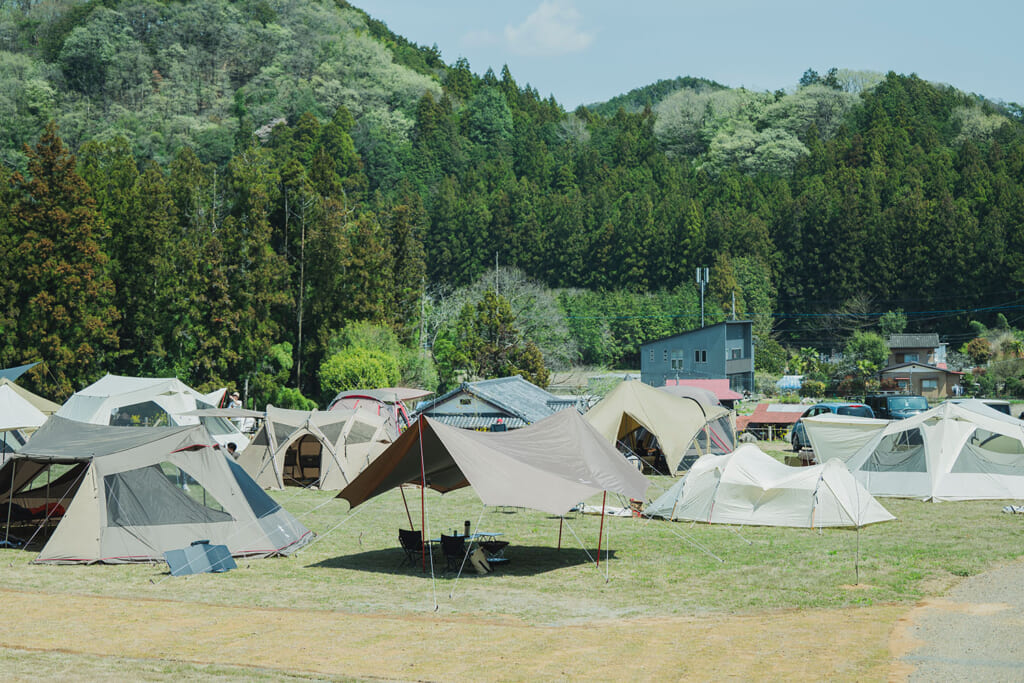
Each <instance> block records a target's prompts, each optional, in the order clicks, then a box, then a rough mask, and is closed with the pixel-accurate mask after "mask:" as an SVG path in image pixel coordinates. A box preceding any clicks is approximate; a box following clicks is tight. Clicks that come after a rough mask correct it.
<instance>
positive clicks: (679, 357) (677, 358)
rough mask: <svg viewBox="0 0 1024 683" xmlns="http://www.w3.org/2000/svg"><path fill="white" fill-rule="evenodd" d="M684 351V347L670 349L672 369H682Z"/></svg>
mask: <svg viewBox="0 0 1024 683" xmlns="http://www.w3.org/2000/svg"><path fill="white" fill-rule="evenodd" d="M685 353H686V351H685V350H684V349H672V369H673V370H682V369H683V361H684V360H685V358H686V356H685V355H684V354H685Z"/></svg>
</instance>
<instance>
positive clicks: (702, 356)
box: [693, 349, 708, 363]
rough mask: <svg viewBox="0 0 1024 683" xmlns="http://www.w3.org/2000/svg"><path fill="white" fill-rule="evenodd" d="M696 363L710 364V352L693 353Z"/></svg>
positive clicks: (697, 351) (698, 351) (699, 351)
mask: <svg viewBox="0 0 1024 683" xmlns="http://www.w3.org/2000/svg"><path fill="white" fill-rule="evenodd" d="M693 362H694V363H707V362H708V350H707V349H697V350H695V351H694V352H693Z"/></svg>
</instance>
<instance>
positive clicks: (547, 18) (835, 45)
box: [352, 0, 1024, 109]
mask: <svg viewBox="0 0 1024 683" xmlns="http://www.w3.org/2000/svg"><path fill="white" fill-rule="evenodd" d="M352 3H353V4H354V5H356V6H357V7H360V8H361V9H363V10H365V11H366V12H367V13H369V14H370V15H371V16H373V17H374V18H376V19H380V20H381V21H383V22H384V23H386V24H387V25H388V27H390V28H391V30H392V31H394V32H395V33H397V34H399V35H402V36H404V37H406V38H408V39H409V40H412V41H413V42H416V43H419V44H421V45H427V46H429V45H433V44H436V45H437V46H438V47H439V48H440V50H441V55H442V57H443V58H444V60H445V62H447V63H449V64H451V63H454V62H455V60H456V59H458V58H459V57H465V58H466V59H468V60H469V63H470V66H471V68H472V70H473V71H474V72H475V73H478V74H482V73H483V72H484V71H486V70H487V68H488V67H491V68H493V69H494V72H495V73H500V72H501V67H502V65H504V64H508V66H509V69H511V71H512V75H513V76H514V77H515V79H516V81H517V82H518V83H519V84H520V85H523V84H526V83H529V84H531V85H533V87H535V88H536V89H537V90H538V91H539V92H540V94H541V96H542V97H547V96H548V95H552V94H553V95H554V96H555V99H557V100H558V102H559V103H560V104H562V105H563V106H564V107H566V108H568V109H573V108H575V107H576V106H577V105H580V104H588V103H591V102H599V101H604V100H607V99H609V98H611V97H614V96H615V95H619V94H622V93H625V92H628V91H629V90H631V89H633V88H636V87H640V86H643V85H647V84H649V83H653V82H655V81H657V80H659V79H663V78H675V77H676V76H697V77H703V78H709V79H711V80H715V81H718V82H719V83H722V84H723V85H727V86H730V87H740V86H744V87H746V88H749V89H752V90H777V89H780V88H781V89H792V88H793V87H795V86H796V83H797V81H798V80H799V79H800V75H801V74H802V73H803V72H804V71H805V70H806V69H808V68H813V69H815V70H816V71H818V72H819V73H824V72H825V71H827V70H828V69H829V67H832V66H836V67H839V68H845V69H854V70H866V71H880V72H883V73H884V72H887V71H896V72H897V73H903V74H910V73H916V74H917V75H918V76H920V77H921V78H924V79H926V80H930V81H936V82H939V83H947V84H950V85H953V86H955V87H957V88H959V89H961V90H964V91H967V92H974V93H978V94H981V95H984V96H986V97H988V98H990V99H993V100H1004V101H1013V102H1018V103H1024V78H1022V73H1024V49H1021V48H1020V38H1019V33H1020V27H1021V25H1022V23H1024V22H1022V20H1024V3H1021V2H1019V0H1018V1H1017V2H1011V1H1006V0H974V1H973V2H963V0H960V1H959V2H950V1H948V0H933V1H932V2H904V1H903V0H888V1H883V0H862V1H860V2H848V3H837V2H828V1H825V2H822V0H815V1H808V0H717V1H715V0H705V1H704V2H701V3H696V2H690V1H689V0H675V1H673V0H632V1H630V0H625V1H624V0H616V1H612V0H505V1H504V2H501V3H494V2H488V1H487V0H352Z"/></svg>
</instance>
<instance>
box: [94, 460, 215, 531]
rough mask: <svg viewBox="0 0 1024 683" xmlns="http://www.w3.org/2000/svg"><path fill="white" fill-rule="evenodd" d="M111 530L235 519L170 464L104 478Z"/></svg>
mask: <svg viewBox="0 0 1024 683" xmlns="http://www.w3.org/2000/svg"><path fill="white" fill-rule="evenodd" d="M103 485H104V490H105V492H106V497H107V524H108V525H109V526H121V527H134V526H160V525H165V524H197V523H198V524H203V523H208V522H230V521H232V520H233V519H234V518H233V517H232V516H231V515H229V514H228V513H227V512H224V508H223V506H221V504H220V503H218V502H217V501H216V499H214V497H213V496H212V495H211V494H210V493H209V492H208V491H207V490H206V489H204V488H203V487H202V486H201V485H200V484H199V483H198V482H196V481H195V479H193V478H192V477H190V476H189V475H188V474H186V473H185V472H184V471H182V470H180V469H178V467H176V466H175V465H173V464H171V463H169V462H163V463H160V464H159V465H149V466H148V467H142V468H140V469H137V470H129V471H128V472H119V473H117V474H108V475H106V476H105V477H103Z"/></svg>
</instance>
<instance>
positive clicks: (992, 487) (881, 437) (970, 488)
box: [804, 401, 1024, 501]
mask: <svg viewBox="0 0 1024 683" xmlns="http://www.w3.org/2000/svg"><path fill="white" fill-rule="evenodd" d="M804 426H805V429H806V430H807V436H808V438H809V439H810V441H811V446H812V447H813V448H814V453H815V455H816V457H817V458H818V459H819V460H821V459H829V458H839V459H842V460H844V461H845V462H846V465H847V467H848V468H849V469H850V471H851V472H853V474H854V476H855V477H856V478H857V480H858V481H860V482H862V483H863V484H864V486H865V487H866V488H867V490H868V491H870V492H871V493H872V494H874V495H876V496H897V497H907V498H921V499H923V500H935V501H941V500H975V499H986V498H988V499H1021V498H1024V423H1022V422H1021V421H1020V420H1018V419H1016V418H1013V417H1010V416H1009V415H1005V414H1003V413H1000V412H999V411H997V410H993V409H992V408H990V407H988V406H986V405H985V404H983V403H981V402H980V401H964V402H962V403H950V402H947V403H943V404H942V405H940V406H938V407H935V408H932V409H931V410H927V411H925V412H923V413H918V414H917V415H912V416H911V417H908V418H907V419H905V420H893V421H887V420H867V419H865V418H852V417H849V416H844V415H832V414H827V415H819V416H816V417H813V418H808V419H806V420H804Z"/></svg>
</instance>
